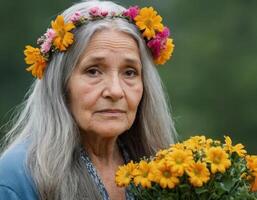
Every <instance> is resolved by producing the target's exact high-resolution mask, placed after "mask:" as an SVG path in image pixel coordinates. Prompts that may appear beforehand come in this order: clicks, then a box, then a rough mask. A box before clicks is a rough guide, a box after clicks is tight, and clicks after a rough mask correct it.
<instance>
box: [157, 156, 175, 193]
mask: <svg viewBox="0 0 257 200" xmlns="http://www.w3.org/2000/svg"><path fill="white" fill-rule="evenodd" d="M154 177H155V182H156V183H158V184H159V185H160V186H161V187H162V188H164V189H165V188H169V189H172V188H174V187H175V186H176V185H177V184H178V183H179V179H178V177H177V174H176V173H174V171H173V170H172V166H171V165H169V164H168V163H167V162H166V161H161V162H159V163H158V165H157V167H156V170H154Z"/></svg>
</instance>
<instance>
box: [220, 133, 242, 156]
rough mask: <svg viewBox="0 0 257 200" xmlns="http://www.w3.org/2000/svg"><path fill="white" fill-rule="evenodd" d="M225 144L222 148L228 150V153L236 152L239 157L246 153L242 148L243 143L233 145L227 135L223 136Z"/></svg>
mask: <svg viewBox="0 0 257 200" xmlns="http://www.w3.org/2000/svg"><path fill="white" fill-rule="evenodd" d="M225 143H226V144H225V146H224V149H225V150H226V151H229V153H233V152H236V153H237V154H238V155H239V156H240V157H244V156H245V154H246V150H244V145H242V144H240V143H239V144H237V145H235V146H233V145H232V140H231V139H230V137H229V136H225Z"/></svg>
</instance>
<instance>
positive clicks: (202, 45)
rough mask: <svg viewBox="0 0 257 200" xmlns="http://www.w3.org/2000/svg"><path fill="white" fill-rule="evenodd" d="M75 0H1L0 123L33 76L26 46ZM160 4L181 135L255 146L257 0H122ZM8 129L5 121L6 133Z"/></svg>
mask: <svg viewBox="0 0 257 200" xmlns="http://www.w3.org/2000/svg"><path fill="white" fill-rule="evenodd" d="M75 2H76V1H71V0H44V1H41V0H25V1H10V0H1V8H0V16H1V19H2V20H1V31H0V38H1V45H0V63H1V67H0V87H1V98H0V126H3V125H4V124H5V123H6V122H7V121H8V120H9V119H10V116H11V113H12V112H13V108H14V107H15V106H17V105H18V104H19V103H21V102H22V100H23V99H24V95H25V93H26V91H27V89H28V88H29V86H30V84H31V83H32V81H33V78H32V76H31V75H30V74H29V73H26V72H25V67H26V65H25V63H24V61H23V59H24V57H23V49H24V46H25V45H26V44H32V45H35V42H36V39H37V38H38V37H39V36H40V35H42V34H43V33H44V31H45V30H46V28H47V27H48V25H49V23H50V21H51V20H52V19H53V18H54V17H55V16H56V14H58V13H59V12H61V11H62V10H64V9H65V8H67V7H68V6H70V5H72V4H73V3H75ZM116 2H118V3H120V4H122V5H124V6H129V5H134V4H137V5H140V6H151V5H152V6H154V7H155V8H156V9H157V10H158V11H159V13H160V14H161V15H162V16H163V21H164V24H166V25H167V26H168V27H170V29H171V33H172V37H173V38H174V42H175V45H176V48H175V52H174V56H173V58H172V59H171V60H170V61H169V62H168V63H167V64H166V66H165V67H161V68H159V72H160V75H161V77H162V79H163V82H164V84H165V85H166V88H167V92H168V94H169V97H170V102H171V105H172V113H173V117H174V120H175V123H176V128H177V130H178V133H179V138H180V139H186V138H188V137H189V136H192V135H198V134H205V135H207V136H210V137H214V138H216V139H223V135H229V136H231V137H232V139H233V141H234V142H235V143H237V142H241V143H243V144H245V145H246V146H247V150H248V152H249V153H254V154H257V142H256V138H257V137H256V134H257V12H256V11H257V1H256V0H227V1H221V0H217V1H206V0H194V1H183V0H166V1H165V0H144V1H143V0H137V1H135V0H130V1H128V0H126V1H125V0H119V1H116ZM4 133H5V128H2V129H1V132H0V136H3V134H4Z"/></svg>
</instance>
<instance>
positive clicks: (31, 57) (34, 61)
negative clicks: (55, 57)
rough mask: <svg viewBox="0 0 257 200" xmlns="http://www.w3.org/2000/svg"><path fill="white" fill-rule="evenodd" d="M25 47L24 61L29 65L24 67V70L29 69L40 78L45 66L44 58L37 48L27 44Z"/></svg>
mask: <svg viewBox="0 0 257 200" xmlns="http://www.w3.org/2000/svg"><path fill="white" fill-rule="evenodd" d="M25 48H26V49H25V50H24V55H25V56H26V57H25V62H26V64H28V65H31V66H30V67H28V68H26V70H27V71H31V73H32V75H33V76H35V77H38V78H39V79H41V78H42V76H43V73H44V70H45V67H46V59H45V58H44V57H43V56H42V55H41V52H40V49H39V48H34V47H32V46H30V45H27V46H26V47H25Z"/></svg>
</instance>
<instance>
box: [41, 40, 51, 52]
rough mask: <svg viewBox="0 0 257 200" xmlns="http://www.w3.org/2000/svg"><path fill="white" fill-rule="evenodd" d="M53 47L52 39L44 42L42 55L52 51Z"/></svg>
mask: <svg viewBox="0 0 257 200" xmlns="http://www.w3.org/2000/svg"><path fill="white" fill-rule="evenodd" d="M51 46H52V40H50V39H47V40H45V41H44V42H43V44H41V46H40V47H41V52H42V53H47V52H49V51H50V49H51Z"/></svg>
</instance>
